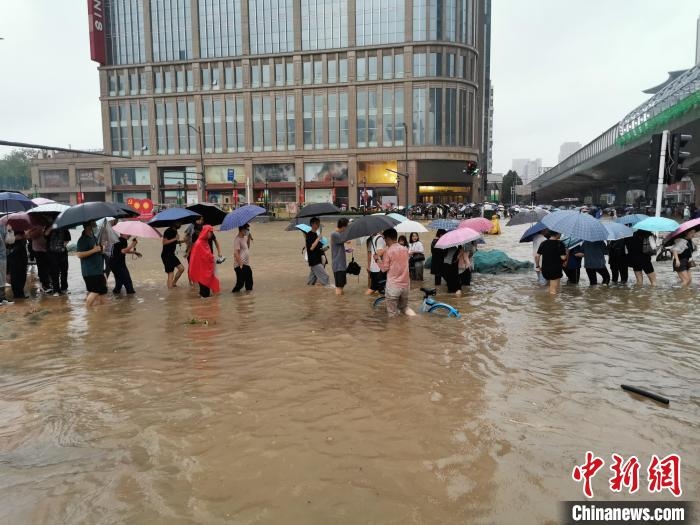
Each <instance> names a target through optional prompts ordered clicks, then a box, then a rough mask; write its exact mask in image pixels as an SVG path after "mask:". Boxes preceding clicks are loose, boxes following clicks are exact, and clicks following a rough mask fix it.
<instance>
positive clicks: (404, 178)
mask: <svg viewBox="0 0 700 525" xmlns="http://www.w3.org/2000/svg"><path fill="white" fill-rule="evenodd" d="M386 171H390V172H391V173H395V174H396V175H398V176H399V177H403V180H404V182H405V183H406V209H405V212H406V213H408V173H403V172H401V171H396V170H392V169H390V168H387V169H386ZM396 193H397V195H398V193H399V180H398V178H397V179H396ZM397 201H398V197H397Z"/></svg>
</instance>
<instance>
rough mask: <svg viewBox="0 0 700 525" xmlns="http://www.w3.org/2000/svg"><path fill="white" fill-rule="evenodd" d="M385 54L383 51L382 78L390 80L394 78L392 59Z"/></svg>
mask: <svg viewBox="0 0 700 525" xmlns="http://www.w3.org/2000/svg"><path fill="white" fill-rule="evenodd" d="M386 53H387V52H386V51H385V54H384V55H383V56H382V78H383V79H384V80H391V79H392V78H393V76H394V57H393V56H392V55H389V54H386Z"/></svg>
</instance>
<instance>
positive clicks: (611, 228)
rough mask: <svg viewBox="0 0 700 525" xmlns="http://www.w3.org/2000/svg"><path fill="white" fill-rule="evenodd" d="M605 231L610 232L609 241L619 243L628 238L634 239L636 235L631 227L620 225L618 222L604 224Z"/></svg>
mask: <svg viewBox="0 0 700 525" xmlns="http://www.w3.org/2000/svg"><path fill="white" fill-rule="evenodd" d="M603 226H605V229H606V230H608V233H609V235H608V240H609V241H619V240H620V239H624V238H626V237H632V235H634V230H633V229H632V228H630V227H629V226H625V225H624V224H620V223H617V222H606V223H604V224H603Z"/></svg>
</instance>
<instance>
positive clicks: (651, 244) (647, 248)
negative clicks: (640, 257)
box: [642, 235, 656, 255]
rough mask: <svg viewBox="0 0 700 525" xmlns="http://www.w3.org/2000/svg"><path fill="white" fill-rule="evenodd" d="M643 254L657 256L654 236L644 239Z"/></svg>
mask: <svg viewBox="0 0 700 525" xmlns="http://www.w3.org/2000/svg"><path fill="white" fill-rule="evenodd" d="M642 253H643V254H645V255H655V254H656V239H654V237H653V236H652V235H649V236H647V237H645V238H644V242H643V243H642Z"/></svg>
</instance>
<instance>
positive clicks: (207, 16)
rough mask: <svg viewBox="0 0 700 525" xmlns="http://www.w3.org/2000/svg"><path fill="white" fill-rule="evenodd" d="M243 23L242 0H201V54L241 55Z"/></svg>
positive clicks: (208, 56) (204, 55)
mask: <svg viewBox="0 0 700 525" xmlns="http://www.w3.org/2000/svg"><path fill="white" fill-rule="evenodd" d="M241 23H242V21H241V0H199V47H200V56H201V57H202V58H213V57H230V56H236V55H240V54H241V52H242V50H243V46H242V41H241V35H242V33H243V31H242V29H241Z"/></svg>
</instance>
